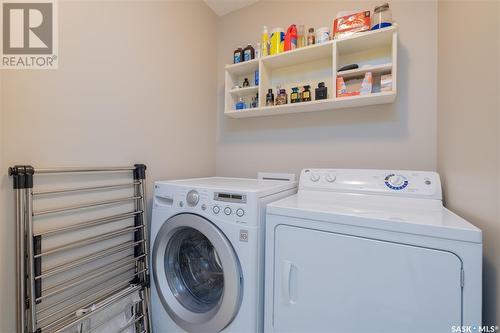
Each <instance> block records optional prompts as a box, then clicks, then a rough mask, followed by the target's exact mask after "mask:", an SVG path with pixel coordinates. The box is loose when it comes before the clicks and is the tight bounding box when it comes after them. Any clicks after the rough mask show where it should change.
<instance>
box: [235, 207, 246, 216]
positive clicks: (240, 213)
mask: <svg viewBox="0 0 500 333" xmlns="http://www.w3.org/2000/svg"><path fill="white" fill-rule="evenodd" d="M236 215H238V217H242V216H243V215H245V211H244V210H243V209H242V208H238V209H237V210H236Z"/></svg>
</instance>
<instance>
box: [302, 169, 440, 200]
mask: <svg viewBox="0 0 500 333" xmlns="http://www.w3.org/2000/svg"><path fill="white" fill-rule="evenodd" d="M300 190H318V191H333V192H345V193H364V194H379V195H393V196H403V197H426V198H432V199H439V200H442V194H441V181H440V178H439V175H438V174H437V173H435V172H429V171H407V170H363V169H304V170H302V173H301V175H300V183H299V191H300Z"/></svg>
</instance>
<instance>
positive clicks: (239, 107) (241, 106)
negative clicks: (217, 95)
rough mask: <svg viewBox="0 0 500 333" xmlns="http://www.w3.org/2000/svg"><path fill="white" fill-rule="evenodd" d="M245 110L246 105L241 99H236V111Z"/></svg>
mask: <svg viewBox="0 0 500 333" xmlns="http://www.w3.org/2000/svg"><path fill="white" fill-rule="evenodd" d="M246 108H247V104H246V103H245V102H244V101H243V97H240V98H239V99H238V103H236V110H243V109H246Z"/></svg>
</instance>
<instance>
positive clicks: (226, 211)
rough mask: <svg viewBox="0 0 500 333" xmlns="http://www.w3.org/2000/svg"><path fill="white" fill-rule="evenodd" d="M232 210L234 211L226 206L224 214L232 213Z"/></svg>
mask: <svg viewBox="0 0 500 333" xmlns="http://www.w3.org/2000/svg"><path fill="white" fill-rule="evenodd" d="M232 212H233V211H232V210H231V208H229V207H226V208H224V214H226V215H231V213H232Z"/></svg>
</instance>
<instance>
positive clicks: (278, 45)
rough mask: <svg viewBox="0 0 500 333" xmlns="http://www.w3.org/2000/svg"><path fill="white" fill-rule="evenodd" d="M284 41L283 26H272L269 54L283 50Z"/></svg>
mask: <svg viewBox="0 0 500 333" xmlns="http://www.w3.org/2000/svg"><path fill="white" fill-rule="evenodd" d="M284 42H285V30H283V28H274V29H273V31H272V32H271V46H270V48H269V54H271V55H274V54H278V53H281V52H283V50H284Z"/></svg>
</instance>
